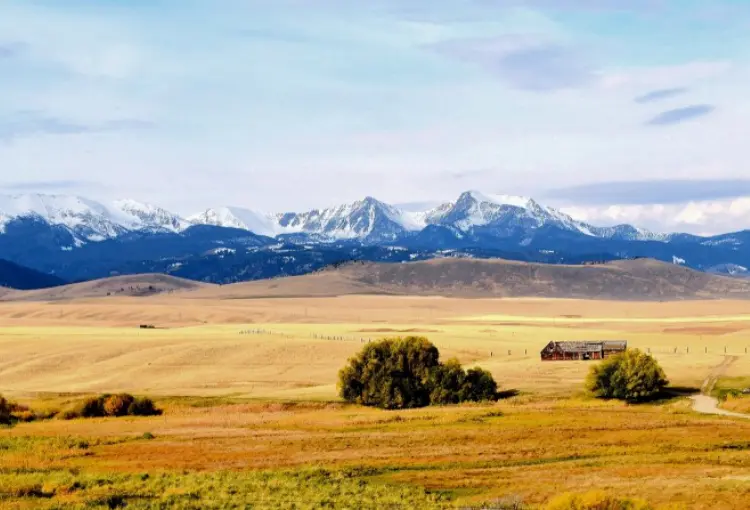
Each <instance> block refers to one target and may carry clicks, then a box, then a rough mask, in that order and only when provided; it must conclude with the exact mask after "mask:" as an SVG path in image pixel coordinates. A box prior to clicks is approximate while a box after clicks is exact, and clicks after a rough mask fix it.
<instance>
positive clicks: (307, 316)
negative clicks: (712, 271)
mask: <svg viewBox="0 0 750 510" xmlns="http://www.w3.org/2000/svg"><path fill="white" fill-rule="evenodd" d="M186 296H187V295H186ZM186 296H183V297H180V298H178V297H176V295H174V296H159V297H153V298H141V299H124V298H114V299H102V300H91V301H71V302H64V303H50V304H47V303H3V304H0V325H2V326H0V393H6V394H8V395H10V396H13V397H14V398H15V399H16V400H19V401H20V402H22V403H25V404H30V405H32V407H34V408H38V409H41V408H44V409H52V408H63V407H66V406H67V405H69V404H70V403H71V402H72V401H74V400H76V399H78V398H80V396H79V395H80V394H81V393H101V392H120V391H128V392H131V393H134V394H139V395H143V394H148V395H157V396H161V398H160V400H159V401H158V402H157V403H158V405H159V406H160V407H163V408H164V409H165V411H166V412H165V414H164V416H161V417H155V418H143V419H131V418H118V419H94V420H74V421H72V422H67V421H62V420H60V421H58V420H52V421H43V422H36V423H30V424H20V425H19V426H17V427H16V428H14V429H10V430H3V431H0V492H2V487H10V489H12V490H13V491H16V492H14V493H13V494H15V496H13V498H11V499H7V498H6V499H5V500H3V499H2V496H0V507H2V506H4V505H5V503H8V505H11V503H10V501H12V502H13V503H12V505H17V504H18V505H21V506H20V507H24V506H23V505H25V508H38V507H42V506H44V505H47V506H49V507H54V505H57V504H67V503H70V504H71V505H75V504H84V503H86V502H89V503H91V502H92V501H93V502H94V503H96V502H97V501H99V503H101V504H102V505H103V504H104V503H106V502H102V501H103V500H101V501H100V500H97V499H96V498H101V492H102V490H99V489H96V487H100V488H101V487H108V488H109V489H111V490H110V492H112V491H114V492H115V493H120V492H121V493H123V494H125V495H126V496H127V495H128V494H130V495H131V496H132V498H131V499H130V500H128V501H129V505H130V507H132V508H151V507H154V506H147V505H151V504H152V503H153V504H154V505H156V504H157V503H159V504H161V503H163V502H161V503H160V501H161V500H160V499H159V498H161V497H162V495H163V493H164V492H165V491H171V492H169V493H170V494H172V495H174V494H173V493H174V492H175V491H177V492H179V491H183V493H180V494H181V495H177V496H174V497H175V498H177V499H175V500H174V501H175V502H176V503H175V506H176V505H177V503H179V504H180V505H182V504H185V505H188V506H185V508H189V507H190V506H189V504H190V503H189V502H190V501H193V500H190V498H191V497H195V498H197V499H195V500H194V501H198V502H199V503H200V504H202V505H203V506H204V507H209V508H210V507H212V505H213V507H217V508H218V507H221V505H222V503H227V501H230V500H231V494H227V493H224V492H219V493H217V494H219V496H217V498H218V499H215V500H211V499H210V497H209V494H211V490H212V489H211V487H214V492H215V488H216V487H217V486H219V485H221V486H222V487H229V486H231V487H235V488H236V489H237V491H238V492H237V493H236V496H237V498H239V497H240V496H241V495H245V496H246V497H249V496H247V494H250V493H256V494H263V495H264V496H263V497H265V495H267V494H269V493H270V492H269V491H266V489H267V488H268V487H278V488H279V491H278V494H283V495H285V497H288V496H289V494H290V492H289V491H292V492H293V490H292V489H290V488H291V487H294V484H295V483H300V482H299V480H300V478H299V477H301V476H302V477H308V478H305V479H307V480H311V481H310V482H309V483H308V485H309V486H310V487H317V489H316V490H315V491H312V492H311V493H310V494H306V495H305V497H306V498H307V500H308V503H310V502H320V501H323V500H326V498H328V499H330V501H334V503H335V505H338V506H335V505H334V507H336V508H347V506H345V504H344V503H342V502H344V501H345V499H343V497H342V496H341V495H340V494H339V495H338V496H337V495H336V494H335V487H336V486H337V484H338V485H339V486H342V487H349V489H351V490H352V491H355V490H356V487H360V488H361V490H362V492H361V493H360V495H359V496H358V497H361V498H362V501H365V500H366V499H367V498H370V499H369V500H368V501H376V500H379V501H385V500H386V498H387V497H390V496H392V495H393V494H394V493H398V494H400V496H399V497H402V498H403V501H408V502H409V504H410V505H411V506H410V507H409V508H435V507H437V506H439V504H443V503H445V501H444V500H443V502H442V503H441V502H440V501H437V500H436V499H435V498H436V497H438V498H442V497H443V496H436V495H435V494H427V493H426V492H425V490H433V491H438V492H439V493H440V494H443V493H444V492H445V493H447V494H448V495H450V496H451V498H452V499H451V502H450V503H451V504H454V503H455V504H470V503H479V502H482V501H489V500H492V499H495V498H505V497H509V496H512V495H518V496H520V497H521V498H523V499H524V500H525V501H526V502H527V503H528V504H530V505H532V506H536V505H541V504H542V503H544V502H546V501H548V500H549V499H550V498H552V497H553V496H555V495H558V494H560V493H563V492H566V491H574V492H581V491H588V490H593V489H603V490H605V491H606V492H609V493H614V494H621V495H624V496H631V497H643V498H645V499H647V500H649V501H650V502H652V503H653V504H656V505H666V504H668V503H678V504H684V505H685V507H687V508H699V509H700V508H705V509H708V508H718V509H733V508H737V509H739V508H746V503H745V501H746V499H747V498H748V497H750V457H748V450H750V422H748V421H739V420H733V419H730V418H721V417H710V416H699V415H695V414H693V413H692V412H691V411H689V409H688V403H687V401H684V400H678V401H674V402H671V403H664V404H659V405H649V406H640V407H629V406H624V405H621V404H615V403H603V402H598V401H592V400H586V399H581V398H580V389H581V383H582V381H583V378H584V376H585V374H586V372H587V370H588V367H589V364H588V363H584V362H581V363H555V362H548V363H542V362H540V361H539V355H538V352H539V350H540V349H541V348H542V347H543V346H544V344H545V343H546V342H547V341H549V340H550V339H556V340H566V339H602V338H611V339H627V340H628V341H629V342H630V345H631V346H634V347H639V348H641V349H643V350H649V349H650V350H651V352H652V353H653V354H654V355H655V356H656V357H657V358H658V359H659V362H660V363H661V364H662V365H663V366H664V368H665V370H666V372H667V375H668V376H669V377H670V379H671V380H672V381H673V383H674V384H676V385H680V386H690V387H699V386H700V385H701V383H702V381H703V380H704V379H705V378H706V377H707V376H708V375H709V374H711V373H712V371H713V370H714V368H715V367H716V366H717V365H719V364H720V363H721V362H722V361H723V360H724V359H725V353H724V349H725V347H726V349H727V354H728V355H732V356H736V360H735V361H734V362H733V363H732V364H731V365H727V367H728V368H727V371H726V373H724V374H723V376H724V378H723V379H720V380H719V384H718V385H717V388H719V389H721V388H731V387H742V385H744V384H745V383H748V385H750V380H748V379H747V377H748V374H750V355H747V356H746V355H745V352H744V350H745V348H746V347H750V321H748V316H750V303H747V302H705V303H699V302H687V303H679V304H675V303H648V304H643V303H610V302H584V301H554V300H533V299H525V300H456V299H443V298H405V297H390V298H388V297H348V298H331V299H328V298H326V299H280V300H205V299H202V298H201V299H197V298H196V299H194V298H191V297H186ZM545 317H549V318H553V320H548V319H544V318H545ZM467 319H470V320H467ZM558 319H559V320H558ZM141 323H149V324H156V325H157V326H169V328H167V329H156V330H140V329H138V328H137V325H138V324H141ZM243 330H253V331H255V330H262V331H263V332H261V333H253V334H240V331H243ZM427 331H429V332H427ZM396 332H398V334H410V333H413V334H424V335H426V336H428V337H429V338H430V339H431V340H432V341H433V342H434V343H435V344H436V345H437V346H438V347H439V348H440V350H441V353H442V355H443V356H445V357H450V356H457V357H458V358H459V360H460V361H461V362H462V363H464V364H468V365H472V364H478V365H480V366H482V367H483V368H486V369H489V370H490V371H492V373H493V374H494V376H495V377H496V379H497V380H498V381H499V382H500V384H501V386H502V388H504V389H516V390H519V391H521V395H520V396H518V397H514V398H512V399H511V400H508V401H504V402H502V403H500V404H498V405H494V406H466V407H454V408H436V409H426V410H419V411H409V412H398V413H393V412H390V413H389V412H382V411H375V410H369V409H359V408H354V407H348V406H344V405H342V404H340V403H337V402H336V391H335V386H334V384H335V380H336V372H337V370H338V369H339V368H340V367H341V366H342V365H343V363H344V361H345V360H346V359H347V357H348V356H350V355H351V354H352V353H354V352H355V351H356V350H358V349H359V348H360V347H361V345H362V344H361V341H362V339H365V340H366V339H369V338H372V339H375V338H380V337H383V336H390V335H393V334H396ZM331 337H341V338H343V339H342V340H329V339H328V338H331ZM675 349H677V352H675ZM706 350H708V352H706ZM509 351H510V353H509ZM174 395H183V396H184V397H181V398H177V397H170V396H174ZM248 399H252V400H248ZM745 400H746V399H743V400H741V401H740V400H738V401H737V402H736V403H734V402H730V403H729V404H728V405H730V406H744V405H746V402H745ZM737 409H739V407H738V408H737ZM742 410H744V408H743V409H742ZM145 433H150V434H153V435H154V436H155V439H152V440H146V439H143V436H144V434H145ZM320 468H323V469H325V470H326V471H325V472H324V474H323V475H321V474H320V472H319V471H316V473H317V474H312V475H310V473H311V471H310V470H311V469H312V470H316V469H320ZM146 472H148V473H149V474H151V475H153V474H155V473H164V478H159V480H160V481H158V482H157V481H153V482H150V481H148V480H141V479H140V477H141V474H142V473H146ZM183 473H187V474H183ZM260 473H262V474H260ZM160 476H161V475H160ZM24 477H26V478H24ZM217 477H218V478H217ZM222 477H224V478H222ZM259 477H260V478H259ZM48 480H52V482H54V483H52V482H50V483H51V484H52V485H50V486H45V481H48ZM139 480H140V481H139ZM222 480H223V482H222V483H223V485H222V483H220V481H222ZM263 480H265V481H263ZM342 480H349V481H351V482H352V483H353V485H348V484H349V482H348V481H347V482H342ZM542 480H543V483H541V482H540V481H542ZM58 482H59V483H58ZM224 482H225V483H224ZM76 483H79V485H80V486H81V487H83V488H82V489H75V490H73V491H72V492H71V491H68V492H66V491H67V489H65V490H63V489H64V488H65V487H68V486H69V485H66V484H70V486H73V485H75V484H76ZM3 484H4V485H3ZM24 484H26V485H24ZM39 484H41V486H39ZM97 484H99V485H97ZM264 484H265V485H264ZM342 484H343V485H342ZM360 484H364V485H360ZM37 486H39V487H37ZM19 487H20V489H19ZM24 487H26V488H32V489H34V488H39V490H40V491H41V492H40V493H39V494H47V495H48V496H49V497H48V498H47V499H40V498H39V497H36V496H33V495H31V496H28V497H22V494H21V493H23V490H22V489H23V488H24ZM186 487H188V488H189V487H192V489H189V490H188V489H186ZM264 487H265V488H264ZM393 487H397V488H398V489H397V490H396V489H393ZM10 489H9V490H10ZM52 489H54V490H52ZM349 489H347V490H349ZM97 490H98V491H99V492H97ZM186 490H187V492H185V491H186ZM191 490H192V491H193V493H191V492H190V491H191ZM19 491H20V492H19ZM45 491H46V492H45ZM118 491H120V492H118ZM264 491H265V492H264ZM284 491H287V492H284ZM398 491H401V492H398ZM271 492H272V491H271ZM31 493H34V491H30V492H29V494H31ZM50 494H51V496H50ZM186 494H187V495H186ZM191 494H193V495H192V496H191ZM133 495H139V496H138V497H137V498H136V497H135V496H133ZM157 496H158V497H157ZM350 496H351V494H350ZM128 497H130V496H128ZM170 497H171V496H170ZM138 498H140V499H138ZM186 498H187V499H186ZM221 498H225V499H221ZM226 498H229V499H226ZM316 498H319V499H316ZM337 498H338V499H337ZM373 498H375V499H373ZM292 499H294V498H292ZM269 501H271V500H269ZM349 501H351V497H350V500H349ZM199 503H194V505H199ZM282 503H283V501H281V500H276V501H273V502H272V503H269V505H271V506H269V508H276V507H284V506H283V504H282ZM273 504H276V506H272V505H273ZM11 507H13V508H17V507H19V506H11ZM194 507H195V506H194ZM365 507H366V506H365ZM261 508H262V507H261ZM290 508H291V507H290ZM301 508H304V506H301ZM311 508H314V506H312V507H311ZM394 508H396V507H395V506H394Z"/></svg>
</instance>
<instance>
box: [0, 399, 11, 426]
mask: <svg viewBox="0 0 750 510" xmlns="http://www.w3.org/2000/svg"><path fill="white" fill-rule="evenodd" d="M10 411H11V404H10V402H8V401H7V400H5V398H3V397H2V396H0V425H10V424H11V423H12V418H13V417H12V416H11V414H10Z"/></svg>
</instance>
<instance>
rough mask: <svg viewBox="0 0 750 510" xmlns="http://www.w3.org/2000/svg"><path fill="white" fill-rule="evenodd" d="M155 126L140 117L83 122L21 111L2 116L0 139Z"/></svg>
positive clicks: (139, 128) (7, 139) (126, 129)
mask: <svg viewBox="0 0 750 510" xmlns="http://www.w3.org/2000/svg"><path fill="white" fill-rule="evenodd" d="M152 127H154V124H153V123H152V122H150V121H145V120H140V119H112V120H107V121H104V122H99V123H83V122H76V121H72V120H68V119H63V118H59V117H54V116H46V115H40V114H37V113H31V112H19V113H16V114H14V115H11V116H9V117H6V118H5V119H3V118H0V141H2V140H5V141H11V140H14V139H17V138H26V137H30V136H37V135H77V134H85V133H107V132H115V131H132V130H142V129H149V128H152Z"/></svg>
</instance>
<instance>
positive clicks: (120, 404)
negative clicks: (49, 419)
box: [59, 393, 161, 420]
mask: <svg viewBox="0 0 750 510" xmlns="http://www.w3.org/2000/svg"><path fill="white" fill-rule="evenodd" d="M159 414H161V411H160V410H159V409H157V408H156V406H155V405H154V402H153V401H152V400H151V399H149V398H136V397H134V396H132V395H130V394H128V393H120V394H118V395H109V394H104V395H100V396H98V397H89V398H87V399H85V400H83V401H81V402H80V403H78V404H77V405H75V406H73V407H72V408H70V409H66V410H64V411H63V412H61V413H60V414H59V417H60V418H62V419H63V420H73V419H76V418H102V417H105V416H113V417H119V416H155V415H159Z"/></svg>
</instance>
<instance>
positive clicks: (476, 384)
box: [459, 367, 497, 402]
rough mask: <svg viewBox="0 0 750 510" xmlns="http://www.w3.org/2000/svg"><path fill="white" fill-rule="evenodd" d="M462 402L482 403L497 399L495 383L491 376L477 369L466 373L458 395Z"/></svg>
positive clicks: (471, 369)
mask: <svg viewBox="0 0 750 510" xmlns="http://www.w3.org/2000/svg"><path fill="white" fill-rule="evenodd" d="M459 396H460V400H461V401H462V402H482V401H483V400H493V399H495V398H497V383H496V382H495V379H493V378H492V374H490V373H489V372H487V371H486V370H482V369H481V368H479V367H474V368H470V369H469V370H468V371H467V372H466V378H465V379H464V384H463V385H462V387H461V392H460V394H459Z"/></svg>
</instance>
